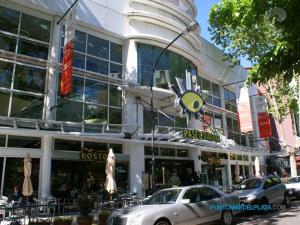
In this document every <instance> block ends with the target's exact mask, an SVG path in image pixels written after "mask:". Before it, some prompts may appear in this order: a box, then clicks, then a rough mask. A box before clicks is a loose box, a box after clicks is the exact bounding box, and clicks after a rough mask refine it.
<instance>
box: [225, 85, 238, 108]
mask: <svg viewBox="0 0 300 225" xmlns="http://www.w3.org/2000/svg"><path fill="white" fill-rule="evenodd" d="M224 101H225V109H227V110H229V111H231V112H234V113H236V112H237V106H236V96H235V93H234V92H233V91H230V90H228V89H226V88H224Z"/></svg>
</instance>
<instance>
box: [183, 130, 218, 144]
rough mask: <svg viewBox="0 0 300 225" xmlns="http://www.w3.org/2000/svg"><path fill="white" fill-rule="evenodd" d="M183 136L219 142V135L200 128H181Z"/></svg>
mask: <svg viewBox="0 0 300 225" xmlns="http://www.w3.org/2000/svg"><path fill="white" fill-rule="evenodd" d="M183 138H186V139H194V140H206V141H215V142H220V141H221V140H220V136H219V135H216V134H212V133H209V132H207V131H202V130H190V129H183Z"/></svg>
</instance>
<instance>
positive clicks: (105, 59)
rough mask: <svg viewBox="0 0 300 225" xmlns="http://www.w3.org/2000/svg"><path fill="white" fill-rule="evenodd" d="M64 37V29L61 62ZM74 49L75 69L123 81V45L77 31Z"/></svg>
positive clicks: (62, 42)
mask: <svg viewBox="0 0 300 225" xmlns="http://www.w3.org/2000/svg"><path fill="white" fill-rule="evenodd" d="M63 37H64V28H63V29H62V40H61V47H62V48H61V61H62V52H63V44H64V41H63V40H64V39H63ZM74 48H75V54H74V61H73V65H74V67H76V68H79V69H86V70H88V71H91V72H95V73H97V74H101V75H105V76H108V75H109V76H112V77H114V78H119V79H122V71H123V66H122V63H123V52H122V45H119V44H116V43H113V42H110V41H107V40H103V39H101V38H98V37H95V36H93V35H90V34H87V33H84V32H81V31H77V30H76V32H75V44H74Z"/></svg>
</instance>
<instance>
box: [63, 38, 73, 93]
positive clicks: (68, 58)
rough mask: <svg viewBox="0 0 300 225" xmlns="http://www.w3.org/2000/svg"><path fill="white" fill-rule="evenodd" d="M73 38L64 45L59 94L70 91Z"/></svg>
mask: <svg viewBox="0 0 300 225" xmlns="http://www.w3.org/2000/svg"><path fill="white" fill-rule="evenodd" d="M73 45H74V42H73V40H71V41H69V43H67V44H66V45H65V46H64V57H63V63H62V76H61V80H60V94H61V96H66V95H68V94H69V93H71V91H72V73H73V71H72V70H73Z"/></svg>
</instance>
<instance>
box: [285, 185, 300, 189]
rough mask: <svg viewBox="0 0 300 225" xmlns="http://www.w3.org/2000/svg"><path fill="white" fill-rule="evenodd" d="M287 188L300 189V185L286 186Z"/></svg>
mask: <svg viewBox="0 0 300 225" xmlns="http://www.w3.org/2000/svg"><path fill="white" fill-rule="evenodd" d="M285 186H286V188H294V189H300V184H285Z"/></svg>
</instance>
